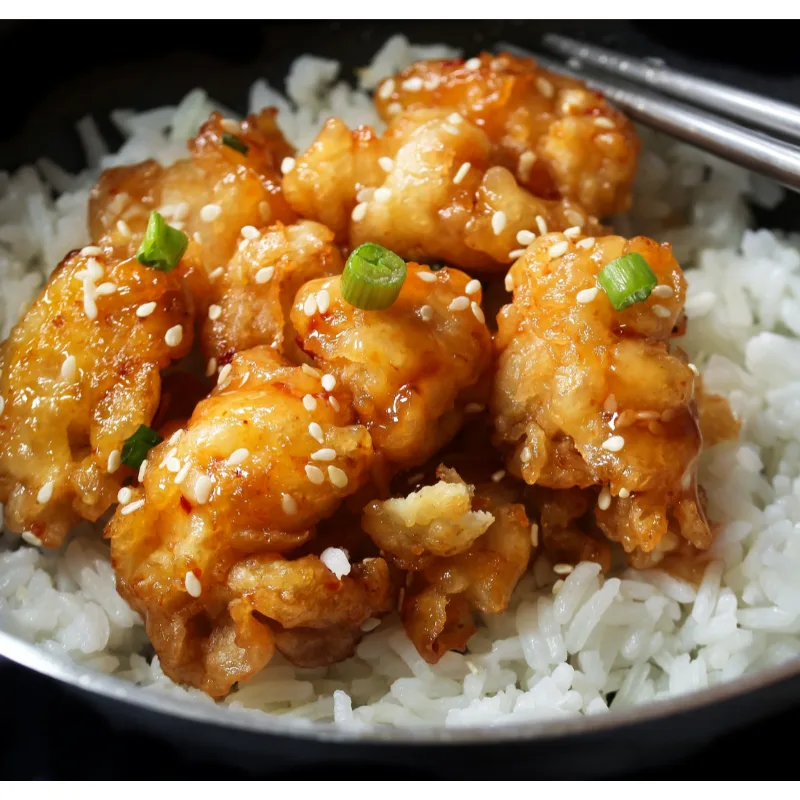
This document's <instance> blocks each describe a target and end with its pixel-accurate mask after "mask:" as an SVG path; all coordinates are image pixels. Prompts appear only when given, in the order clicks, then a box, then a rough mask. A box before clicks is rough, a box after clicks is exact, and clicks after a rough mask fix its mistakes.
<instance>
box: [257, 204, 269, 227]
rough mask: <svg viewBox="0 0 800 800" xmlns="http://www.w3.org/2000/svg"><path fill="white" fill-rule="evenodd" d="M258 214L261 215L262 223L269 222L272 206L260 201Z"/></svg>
mask: <svg viewBox="0 0 800 800" xmlns="http://www.w3.org/2000/svg"><path fill="white" fill-rule="evenodd" d="M258 213H259V214H260V215H261V220H262V222H269V221H270V220H271V219H272V206H270V204H269V203H268V202H267V201H266V200H262V201H261V202H260V203H259V204H258Z"/></svg>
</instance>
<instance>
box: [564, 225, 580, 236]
mask: <svg viewBox="0 0 800 800" xmlns="http://www.w3.org/2000/svg"><path fill="white" fill-rule="evenodd" d="M580 235H581V229H580V226H578V225H573V226H572V227H571V228H567V229H566V230H565V231H564V236H566V237H567V238H568V239H577V238H578V237H579V236H580Z"/></svg>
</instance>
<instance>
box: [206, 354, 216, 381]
mask: <svg viewBox="0 0 800 800" xmlns="http://www.w3.org/2000/svg"><path fill="white" fill-rule="evenodd" d="M216 371H217V359H216V358H214V357H213V356H212V357H211V358H209V359H208V364H206V377H207V378H210V377H211V376H212V375H213V374H214V373H215V372H216Z"/></svg>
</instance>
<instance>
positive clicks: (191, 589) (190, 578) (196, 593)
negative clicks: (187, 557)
mask: <svg viewBox="0 0 800 800" xmlns="http://www.w3.org/2000/svg"><path fill="white" fill-rule="evenodd" d="M183 583H184V585H185V586H186V591H187V592H188V593H189V594H190V595H191V596H192V597H200V595H201V594H202V593H203V585H202V584H201V583H200V581H199V580H197V575H195V574H194V572H192V571H191V570H189V571H188V572H187V573H186V577H185V578H184V579H183Z"/></svg>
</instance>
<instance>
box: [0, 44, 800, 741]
mask: <svg viewBox="0 0 800 800" xmlns="http://www.w3.org/2000/svg"><path fill="white" fill-rule="evenodd" d="M453 54H454V51H452V50H450V49H449V48H446V47H436V48H433V49H430V48H417V47H413V46H411V45H409V43H408V42H407V41H406V40H405V39H403V37H400V36H398V37H394V38H393V39H391V40H390V41H389V42H387V43H386V45H385V46H384V48H383V49H382V50H381V52H380V53H379V54H378V56H376V59H375V61H374V62H373V64H372V65H371V66H370V67H369V68H367V69H365V70H363V71H362V73H361V76H360V77H361V82H362V83H361V86H362V88H361V89H358V90H356V89H352V88H350V87H349V86H348V85H347V84H346V83H343V82H339V83H335V84H334V81H335V80H336V78H337V75H338V71H339V65H338V64H337V63H336V62H332V61H327V60H325V59H318V58H315V57H312V56H302V57H301V58H299V59H297V61H296V62H295V63H294V65H293V66H292V69H291V71H290V74H289V77H288V79H287V86H286V92H287V95H288V98H287V97H284V96H283V95H281V94H279V93H278V92H277V91H276V90H275V89H273V88H271V87H270V86H269V85H268V84H267V83H266V82H265V81H257V82H256V83H255V84H254V85H253V87H252V88H251V92H250V104H251V109H252V110H255V109H259V108H261V107H262V106H265V105H276V106H278V108H280V110H281V113H280V124H281V126H282V128H283V129H284V131H285V132H286V134H287V135H288V137H289V138H290V139H291V140H292V141H293V142H294V143H295V144H296V145H297V146H298V147H300V148H302V147H304V146H306V145H307V144H308V143H309V142H310V141H311V140H312V139H313V137H314V135H315V134H316V131H317V130H318V128H319V125H320V124H321V122H323V121H324V120H325V119H326V118H327V117H328V116H331V115H335V116H338V117H341V118H343V119H344V120H345V122H347V124H348V125H356V124H361V123H369V124H372V125H375V126H376V127H378V128H380V123H379V121H378V120H377V118H376V116H375V112H374V110H373V109H372V106H371V101H370V97H369V94H368V92H366V91H364V90H365V89H371V88H373V87H374V86H375V85H377V82H378V81H379V80H380V79H381V78H382V77H385V76H387V75H389V74H391V73H392V72H394V71H396V70H397V69H399V68H401V67H402V66H404V65H405V64H407V63H410V62H411V61H413V60H414V59H416V58H419V57H424V56H432V55H433V56H451V55H453ZM212 107H214V104H213V103H212V102H211V101H210V100H209V98H208V97H207V96H206V95H205V93H204V92H202V91H201V90H199V89H198V90H194V91H193V92H190V93H189V94H188V95H187V96H186V97H185V98H184V99H183V101H182V102H181V103H180V104H179V105H178V106H177V107H175V108H173V107H166V108H157V109H152V110H149V111H145V112H141V113H140V112H133V111H118V112H115V113H114V114H113V115H112V118H113V121H114V122H115V123H116V125H117V126H118V127H119V129H120V130H121V132H122V133H123V134H124V135H125V136H127V137H128V138H127V141H126V142H125V144H124V145H123V146H122V148H121V149H120V151H119V152H118V153H116V154H109V153H107V151H106V147H105V144H104V143H103V141H102V138H101V137H100V136H99V134H98V131H97V128H96V126H95V124H94V122H93V121H92V119H91V118H90V117H87V118H84V119H83V120H81V122H80V123H79V124H78V131H79V134H80V136H81V139H82V141H83V142H84V145H85V149H86V154H87V162H88V164H89V168H88V169H87V170H86V171H85V172H83V173H81V174H80V175H77V176H73V175H69V174H67V173H66V172H64V171H63V170H62V169H60V168H59V167H58V166H57V165H55V164H53V163H51V162H48V161H46V160H44V159H42V160H41V161H40V162H39V163H38V165H37V168H33V167H24V168H22V169H21V170H19V171H18V172H16V173H15V174H14V175H13V176H9V175H7V174H0V274H2V276H3V291H2V295H1V296H0V327H1V328H2V336H3V337H5V336H6V335H7V334H8V331H9V329H10V327H11V325H12V324H13V323H14V321H15V320H16V319H17V317H18V315H19V313H20V311H21V310H22V309H23V307H24V306H25V305H26V303H28V302H29V301H30V299H31V297H32V296H33V295H34V294H35V292H36V290H37V289H38V288H39V287H40V286H41V284H42V283H43V281H44V280H45V279H46V276H47V274H48V272H49V271H50V270H51V269H52V268H53V267H54V266H55V265H56V264H57V263H58V261H59V260H60V258H62V257H63V255H64V253H65V252H66V251H68V250H70V249H71V248H74V247H79V246H81V245H84V244H85V243H86V242H87V241H88V234H87V231H86V203H87V198H88V190H89V188H90V186H91V184H92V182H93V180H95V179H96V177H97V175H98V173H99V171H100V170H101V169H103V168H106V167H109V166H112V165H115V164H124V163H128V162H133V161H139V160H141V159H144V158H150V157H153V158H157V159H158V160H159V161H161V162H162V163H170V162H171V161H173V160H174V159H176V158H179V157H181V156H183V155H184V154H185V152H186V148H185V139H186V138H187V137H188V136H189V135H191V133H192V132H193V131H194V130H196V128H197V127H198V125H199V124H200V123H201V122H202V120H203V119H204V118H205V117H206V116H207V114H208V112H209V111H210V110H211V109H212ZM225 113H226V115H230V112H228V111H225ZM642 134H643V138H644V139H645V149H644V152H643V154H642V159H641V167H640V171H639V180H638V184H637V192H636V197H637V200H636V202H635V204H634V210H633V211H632V212H631V213H630V214H629V215H628V216H627V218H626V219H624V220H621V221H620V223H619V230H620V231H621V232H629V233H634V232H635V233H643V234H648V235H653V236H656V237H658V238H659V239H663V240H668V241H671V242H672V243H673V244H674V246H675V249H676V253H677V255H678V257H679V259H680V260H681V261H682V263H683V264H684V267H692V269H689V271H688V272H687V278H688V280H689V295H688V300H687V311H688V314H689V316H690V318H691V320H690V326H689V334H688V337H687V339H686V344H685V346H686V347H687V349H688V350H689V352H690V355H691V356H692V358H693V360H694V362H695V363H696V364H697V365H698V367H699V368H700V369H701V370H702V372H703V375H704V379H705V382H706V385H707V387H708V388H709V389H710V390H711V391H716V392H719V393H721V394H723V395H725V396H726V397H727V398H729V400H730V402H731V404H732V406H733V408H734V410H735V411H736V413H737V414H738V415H739V416H740V417H741V419H742V422H743V427H742V438H741V440H740V441H738V442H732V443H725V444H722V445H719V446H717V447H715V448H713V449H712V450H710V451H709V452H707V453H706V454H705V456H704V458H703V463H702V468H701V482H702V483H703V485H704V487H705V488H706V491H707V492H708V499H709V511H710V513H711V515H712V517H714V518H715V519H717V520H720V521H721V522H722V527H721V531H720V534H719V536H718V538H717V540H716V542H715V544H714V548H713V555H714V558H715V560H714V561H712V563H711V564H710V565H709V566H708V568H707V570H706V573H705V577H704V579H703V581H702V583H701V584H700V586H699V587H698V588H697V589H695V587H693V586H691V585H689V584H687V583H685V582H683V581H681V580H678V579H676V578H673V577H671V576H669V575H667V574H665V573H664V572H662V571H660V570H651V571H646V572H637V571H636V570H631V569H629V570H626V571H624V572H623V573H622V574H617V575H614V576H610V577H606V578H605V579H604V578H603V576H602V575H601V574H600V572H599V568H598V567H597V565H595V564H581V565H578V566H577V567H576V569H575V570H574V571H573V572H572V573H571V574H570V575H569V576H567V577H566V578H565V579H564V580H563V585H562V587H561V589H560V591H558V593H557V594H556V595H555V596H554V594H553V592H552V586H553V583H554V579H555V578H556V577H557V576H555V575H554V573H553V570H552V566H553V565H552V564H550V563H549V562H548V560H547V557H546V556H541V557H539V559H538V560H537V562H536V564H535V565H534V566H533V568H532V569H531V570H530V571H529V573H528V574H527V575H526V576H525V577H524V578H523V580H522V581H521V583H520V585H519V588H518V590H517V591H516V593H515V596H514V601H513V604H512V607H511V609H510V610H509V611H508V613H506V614H505V615H503V616H499V617H486V618H485V619H483V620H482V624H481V626H480V629H479V631H478V633H476V634H475V636H474V638H473V639H472V640H471V641H470V648H469V654H468V655H461V654H458V653H448V654H447V655H446V656H445V657H444V658H443V659H442V660H441V661H440V662H439V664H437V665H436V666H430V665H429V664H427V663H426V662H425V661H424V660H423V659H422V658H421V657H420V656H419V655H418V654H417V652H416V650H415V649H414V647H413V646H412V645H411V643H410V641H409V640H408V638H407V637H406V636H405V634H404V632H403V630H402V627H401V626H400V624H399V621H398V620H397V619H396V618H390V619H388V620H385V621H383V622H382V623H381V624H380V626H379V627H378V628H377V629H376V630H375V631H374V632H372V633H370V634H369V635H368V636H367V637H365V639H364V640H363V641H362V643H361V644H360V645H359V646H358V649H357V656H356V657H355V658H353V659H351V660H349V661H347V662H345V663H342V664H337V665H335V666H333V667H330V668H328V669H314V670H308V669H305V670H304V669H296V668H294V667H292V666H291V665H289V664H288V663H287V662H286V661H284V660H283V659H282V658H281V657H277V658H276V659H275V660H273V662H272V663H271V664H270V665H269V666H268V667H267V668H266V669H265V670H263V672H262V673H261V674H259V675H258V676H257V677H255V678H254V679H253V680H251V681H249V682H248V683H246V684H245V685H243V686H242V687H241V688H240V689H239V690H238V691H237V692H235V693H234V694H232V695H231V696H230V697H229V698H228V699H227V700H226V701H225V702H226V703H227V704H228V705H230V706H235V707H246V708H255V709H262V710H264V711H268V712H273V713H287V712H289V713H292V714H293V715H296V716H298V717H302V718H305V719H307V720H322V721H335V722H336V723H337V724H343V725H362V726H363V725H365V724H387V725H446V726H471V725H487V724H489V725H500V724H504V723H507V722H517V721H521V720H535V719H547V718H553V717H563V716H566V715H576V714H598V713H605V712H606V711H608V709H609V707H611V708H614V709H616V708H625V707H628V706H632V705H635V704H639V703H644V702H647V701H650V700H654V699H657V698H663V697H669V696H672V695H676V694H682V693H686V692H691V691H693V690H696V689H702V688H705V687H707V686H712V685H714V684H717V683H719V682H721V681H727V680H730V679H732V678H735V677H737V676H739V675H741V674H742V673H744V672H751V671H755V670H759V669H763V668H765V667H767V666H771V665H775V664H778V663H780V662H782V661H785V660H787V659H790V658H795V657H797V656H798V654H800V440H798V437H797V434H796V431H797V430H798V428H799V427H800V340H798V339H797V338H796V337H797V336H798V335H800V247H798V242H800V238H798V237H797V236H794V235H792V236H789V237H787V236H784V235H782V234H779V233H776V232H773V231H769V230H758V231H755V230H750V229H749V228H748V225H749V221H750V213H749V211H748V202H751V203H758V204H761V205H764V206H773V205H775V204H776V203H777V202H779V200H780V199H781V196H782V192H781V190H780V189H779V188H777V187H776V186H774V185H772V184H769V183H767V182H765V181H763V180H761V179H757V178H755V177H754V176H753V175H751V174H749V173H747V172H745V171H743V170H741V169H738V168H736V167H733V166H731V165H729V164H726V163H724V162H722V161H719V160H717V159H713V158H711V157H709V156H707V155H705V154H702V153H699V152H697V151H695V150H693V149H691V148H689V147H686V146H684V145H681V144H679V143H677V142H675V141H674V140H671V139H668V138H665V137H660V136H656V135H653V134H652V133H647V132H642ZM51 190H55V192H57V193H60V194H59V196H58V197H57V199H56V200H55V201H53V200H52V199H51V198H52V191H51ZM676 211H677V212H681V213H683V214H684V217H685V219H686V221H687V223H688V224H683V225H680V226H674V225H673V227H670V226H668V225H666V224H664V222H663V221H664V220H667V219H672V220H674V219H676V216H675V212H676ZM0 628H2V629H3V630H6V631H9V632H10V633H12V634H14V635H16V636H18V637H20V638H21V639H24V640H25V641H28V642H35V643H37V644H38V645H39V646H41V647H42V648H44V649H45V650H47V651H49V652H50V653H52V654H54V655H56V656H58V657H62V658H64V659H69V660H71V661H74V662H77V663H79V664H81V665H83V666H85V667H86V668H87V669H93V670H99V671H102V672H105V673H109V674H116V675H118V676H120V677H123V678H127V679H129V680H131V681H134V682H136V683H138V684H140V685H141V686H144V687H146V688H147V689H148V690H152V691H169V692H176V693H188V694H191V695H193V696H195V697H196V698H197V699H198V701H200V702H211V701H210V700H209V698H207V697H206V696H205V695H203V694H202V693H201V692H198V691H195V690H189V691H188V692H187V690H185V689H183V688H181V687H178V686H176V685H174V684H173V683H172V682H171V681H169V679H167V678H166V677H165V676H164V674H163V673H162V671H161V669H160V667H159V664H158V659H157V658H152V659H151V660H148V658H146V657H145V656H146V655H147V654H148V653H149V652H150V651H149V647H148V645H147V642H146V637H145V635H144V631H143V628H142V624H141V620H140V619H139V618H138V617H137V615H136V614H134V613H133V612H132V611H131V610H130V609H129V608H128V606H127V605H126V604H125V603H124V602H123V601H122V600H121V599H120V597H119V596H118V595H117V594H116V591H115V590H114V575H113V572H112V570H111V567H110V565H109V563H108V550H107V547H106V545H105V544H104V543H103V542H102V540H101V539H100V538H99V537H98V535H97V533H96V531H93V530H92V529H91V527H90V526H88V525H84V526H81V529H80V530H79V531H77V532H76V534H75V535H74V536H73V538H72V540H71V542H70V543H69V544H68V545H67V546H66V547H65V548H64V549H63V551H62V552H59V553H49V552H46V553H43V552H40V551H39V550H38V549H36V548H35V547H29V546H26V545H22V546H20V541H19V537H17V536H14V535H12V534H8V533H6V534H3V535H2V536H0ZM609 700H610V702H609Z"/></svg>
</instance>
